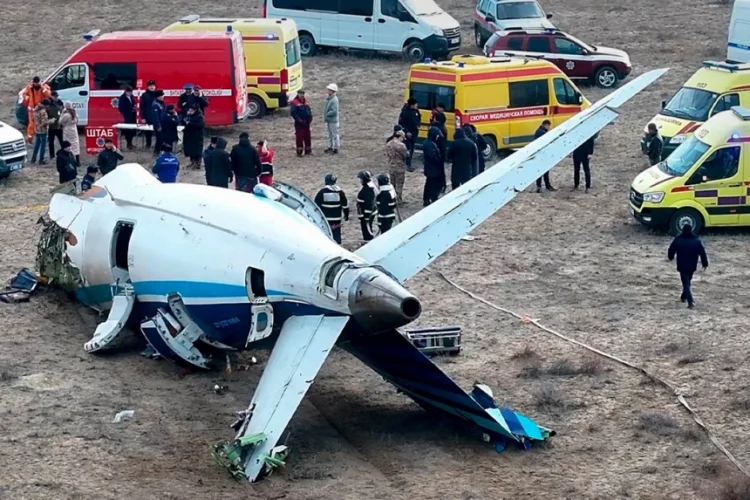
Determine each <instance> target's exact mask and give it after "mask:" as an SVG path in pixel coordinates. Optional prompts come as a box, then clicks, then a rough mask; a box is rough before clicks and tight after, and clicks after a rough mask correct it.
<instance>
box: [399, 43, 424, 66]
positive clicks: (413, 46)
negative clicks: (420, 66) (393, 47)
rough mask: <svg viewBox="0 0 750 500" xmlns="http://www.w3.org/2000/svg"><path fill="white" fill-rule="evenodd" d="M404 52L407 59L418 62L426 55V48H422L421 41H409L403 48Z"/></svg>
mask: <svg viewBox="0 0 750 500" xmlns="http://www.w3.org/2000/svg"><path fill="white" fill-rule="evenodd" d="M404 54H405V55H406V58H407V59H408V60H409V61H411V62H413V63H419V62H422V61H424V59H425V57H426V56H427V50H426V49H425V48H424V44H423V43H422V42H411V43H410V44H409V45H407V46H406V48H405V49H404Z"/></svg>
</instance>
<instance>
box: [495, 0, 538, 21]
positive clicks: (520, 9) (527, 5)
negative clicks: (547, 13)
mask: <svg viewBox="0 0 750 500" xmlns="http://www.w3.org/2000/svg"><path fill="white" fill-rule="evenodd" d="M538 17H544V12H542V9H541V8H539V4H537V3H536V2H501V3H499V4H497V18H498V19H535V18H538Z"/></svg>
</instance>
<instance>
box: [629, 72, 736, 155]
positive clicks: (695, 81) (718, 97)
mask: <svg viewBox="0 0 750 500" xmlns="http://www.w3.org/2000/svg"><path fill="white" fill-rule="evenodd" d="M661 105H662V110H661V112H660V113H659V114H658V115H656V116H655V117H654V118H653V119H652V120H651V122H653V123H655V124H656V127H657V128H658V129H659V134H660V135H661V136H662V138H663V139H664V149H663V150H662V159H664V158H667V157H668V156H669V155H670V154H672V151H674V150H675V149H676V148H677V146H679V145H680V144H682V143H683V142H684V141H685V140H686V139H687V138H688V137H690V135H691V134H692V133H694V132H695V131H696V130H698V127H700V126H701V125H702V124H703V122H705V121H706V120H708V119H709V118H710V117H712V116H714V115H716V114H717V113H721V112H722V111H726V110H728V109H730V108H731V107H732V106H744V107H746V108H750V64H728V63H723V62H714V61H705V62H704V63H703V67H702V68H701V69H699V70H698V71H696V72H695V74H694V75H693V76H691V77H690V79H689V80H688V81H687V82H685V84H684V85H683V86H682V88H681V89H680V90H678V91H677V93H676V94H675V95H674V97H672V99H670V100H669V102H666V101H664V102H662V104H661ZM651 122H649V123H651ZM647 127H648V124H646V127H644V129H643V133H644V139H643V140H641V148H643V147H644V146H645V135H646V133H647Z"/></svg>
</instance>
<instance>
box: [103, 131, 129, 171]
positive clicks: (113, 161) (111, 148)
mask: <svg viewBox="0 0 750 500" xmlns="http://www.w3.org/2000/svg"><path fill="white" fill-rule="evenodd" d="M124 159H125V157H124V156H123V155H122V153H120V151H119V150H118V149H117V148H116V147H115V145H114V144H112V139H105V141H104V149H102V150H101V152H100V153H99V156H98V157H97V158H96V166H97V167H99V172H101V173H102V175H107V174H108V173H110V172H111V171H113V170H114V169H116V168H117V163H118V162H119V161H120V160H124Z"/></svg>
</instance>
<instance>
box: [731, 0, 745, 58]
mask: <svg viewBox="0 0 750 500" xmlns="http://www.w3.org/2000/svg"><path fill="white" fill-rule="evenodd" d="M727 61H728V62H733V63H750V0H734V9H733V10H732V20H731V21H729V43H728V44H727Z"/></svg>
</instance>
